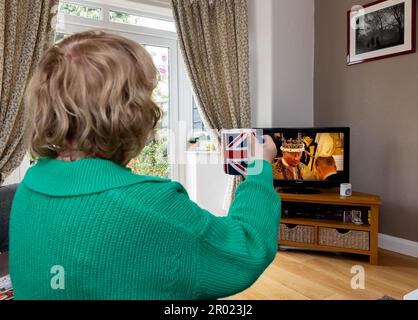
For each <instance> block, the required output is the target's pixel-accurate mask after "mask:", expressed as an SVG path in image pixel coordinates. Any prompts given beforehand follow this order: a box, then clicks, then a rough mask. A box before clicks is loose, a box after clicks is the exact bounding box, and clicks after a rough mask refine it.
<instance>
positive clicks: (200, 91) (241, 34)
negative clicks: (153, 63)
mask: <svg viewBox="0 0 418 320" xmlns="http://www.w3.org/2000/svg"><path fill="white" fill-rule="evenodd" d="M171 5H172V8H173V13H174V19H175V21H176V26H177V33H178V36H179V42H180V48H181V50H182V53H183V57H184V60H185V64H186V67H187V70H188V74H189V76H190V79H191V83H192V86H193V90H194V93H195V96H196V98H197V101H198V105H199V108H200V113H201V114H202V118H203V121H204V123H205V125H206V126H207V127H208V128H210V129H215V130H213V131H212V130H211V136H212V139H213V140H214V143H215V144H216V145H217V146H219V144H220V135H219V130H221V129H232V128H233V129H236V128H250V127H251V109H250V91H249V90H250V89H249V44H248V12H247V0H171ZM240 181H241V178H240V177H235V178H234V179H233V181H231V183H230V186H229V190H228V191H227V198H226V199H227V201H226V203H225V205H224V208H225V209H226V208H228V207H229V204H230V202H231V201H232V199H233V196H234V193H235V190H236V187H237V185H238V184H239V182H240Z"/></svg>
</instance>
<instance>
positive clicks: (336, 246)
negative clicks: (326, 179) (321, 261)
mask: <svg viewBox="0 0 418 320" xmlns="http://www.w3.org/2000/svg"><path fill="white" fill-rule="evenodd" d="M276 190H277V192H279V191H278V189H276ZM279 194H280V197H281V200H282V206H284V205H286V204H289V203H291V204H293V205H295V204H297V205H300V204H302V205H304V204H306V205H307V207H309V204H311V205H312V206H316V205H317V206H319V207H320V208H327V207H329V208H340V210H342V209H343V208H344V209H345V210H349V209H351V208H362V209H363V210H364V211H365V212H368V217H367V222H365V223H364V224H363V225H356V224H354V223H352V222H351V221H349V222H343V220H335V219H327V218H325V219H324V218H321V219H318V218H316V217H315V218H312V219H311V218H306V217H304V218H295V217H286V216H283V210H282V218H281V226H280V232H279V245H281V246H286V247H300V248H309V249H318V250H325V251H332V252H347V253H354V254H360V255H366V256H369V261H370V264H372V265H377V264H378V225H379V208H380V205H381V204H382V201H381V199H380V198H379V197H378V196H375V195H371V194H366V193H361V192H354V193H353V195H352V196H351V197H342V196H340V194H339V190H336V189H327V190H321V193H319V194H291V193H281V192H279ZM325 211H327V210H325ZM295 226H296V227H295ZM292 228H293V229H292ZM296 229H298V230H297V231H292V230H296ZM282 232H283V233H282ZM292 232H293V235H292ZM296 232H297V234H296ZM283 234H284V235H285V236H283V237H284V238H287V239H292V240H283V239H280V235H283ZM288 235H290V236H288ZM355 237H358V239H357V238H356V239H355ZM295 239H296V240H295ZM357 240H358V241H357ZM350 244H353V245H350ZM359 245H360V246H361V249H359V247H358V246H359ZM356 246H357V247H356Z"/></svg>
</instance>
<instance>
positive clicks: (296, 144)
mask: <svg viewBox="0 0 418 320" xmlns="http://www.w3.org/2000/svg"><path fill="white" fill-rule="evenodd" d="M280 150H282V151H283V152H303V151H305V144H304V143H303V139H302V135H301V134H298V137H297V138H296V139H292V138H291V139H285V137H284V136H283V137H282V146H281V147H280Z"/></svg>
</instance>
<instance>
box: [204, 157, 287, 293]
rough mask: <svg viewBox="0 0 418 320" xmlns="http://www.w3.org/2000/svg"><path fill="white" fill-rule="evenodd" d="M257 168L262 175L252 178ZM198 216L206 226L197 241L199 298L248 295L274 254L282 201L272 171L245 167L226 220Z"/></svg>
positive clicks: (206, 215)
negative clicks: (247, 169)
mask: <svg viewBox="0 0 418 320" xmlns="http://www.w3.org/2000/svg"><path fill="white" fill-rule="evenodd" d="M255 164H257V165H255ZM259 165H262V168H263V169H262V171H261V173H259V174H254V173H255V171H254V170H256V169H255V168H256V167H257V168H259ZM200 210H201V211H200V214H202V215H205V218H206V224H205V228H204V230H202V232H201V233H200V235H199V266H198V270H199V272H198V276H199V281H198V298H199V299H217V298H221V297H227V296H231V295H233V294H235V293H238V292H241V291H243V290H245V289H247V288H248V287H250V286H251V285H252V284H253V283H254V282H255V281H256V280H257V279H258V278H259V276H260V275H261V274H262V273H263V272H264V270H265V269H266V268H267V267H268V266H269V265H270V263H271V262H272V261H273V260H274V258H275V256H276V252H277V246H278V244H277V242H278V226H279V223H280V216H281V201H280V197H279V195H278V193H277V192H276V191H275V190H274V187H273V172H272V166H271V165H270V164H269V163H268V162H267V161H262V160H257V161H256V162H253V163H252V164H250V167H249V175H248V176H247V178H246V180H245V181H244V182H242V183H241V184H240V185H239V187H238V189H237V191H236V194H235V199H234V201H233V203H232V205H231V208H230V210H229V213H228V216H227V217H215V216H213V215H211V214H209V213H208V212H207V211H205V210H202V209H200Z"/></svg>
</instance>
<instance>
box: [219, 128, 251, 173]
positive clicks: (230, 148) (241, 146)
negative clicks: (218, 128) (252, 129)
mask: <svg viewBox="0 0 418 320" xmlns="http://www.w3.org/2000/svg"><path fill="white" fill-rule="evenodd" d="M248 137H249V134H248V133H246V132H241V133H224V137H223V139H224V140H223V141H224V143H223V145H224V150H223V152H224V161H225V163H224V166H225V173H226V174H229V175H233V176H246V175H247V167H248V154H249V141H248Z"/></svg>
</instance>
